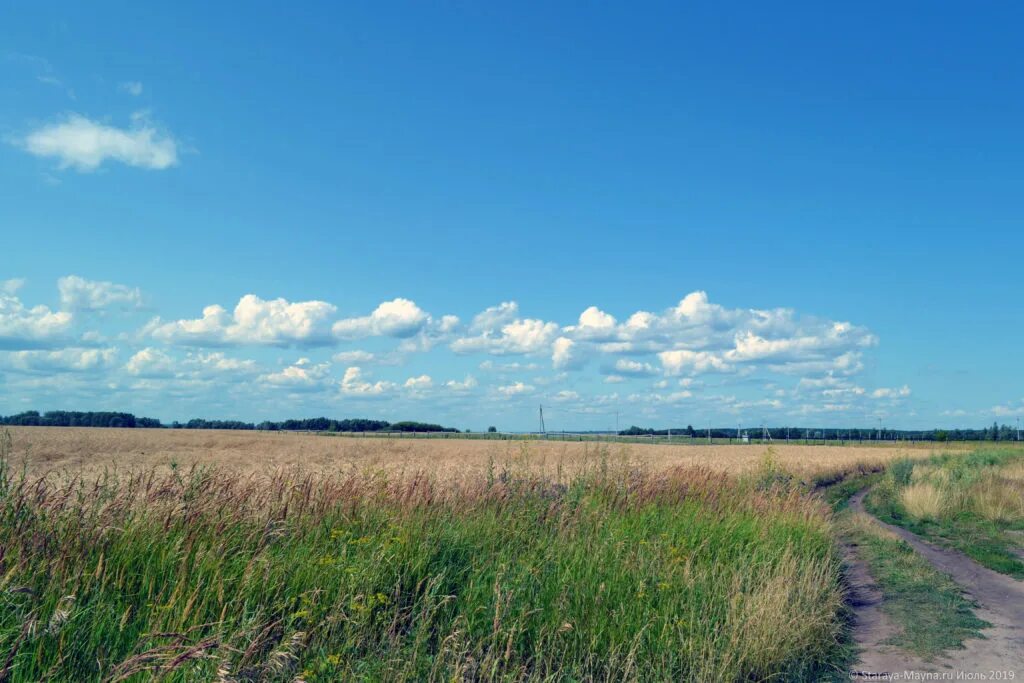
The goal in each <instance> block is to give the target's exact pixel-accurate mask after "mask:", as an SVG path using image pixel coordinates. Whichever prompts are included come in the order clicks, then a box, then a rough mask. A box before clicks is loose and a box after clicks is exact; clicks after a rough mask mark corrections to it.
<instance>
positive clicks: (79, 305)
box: [57, 275, 142, 311]
mask: <svg viewBox="0 0 1024 683" xmlns="http://www.w3.org/2000/svg"><path fill="white" fill-rule="evenodd" d="M57 290H58V291H59V292H60V305H61V308H63V309H64V310H68V311H98V310H101V309H104V308H109V307H111V306H117V307H119V308H139V307H140V306H142V291H141V290H140V289H139V288H138V287H128V286H127V285H118V284H114V283H113V282H100V281H97V280H86V279H85V278H83V277H79V276H77V275H68V276H66V277H62V278H60V279H59V280H57Z"/></svg>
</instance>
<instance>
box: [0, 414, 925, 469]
mask: <svg viewBox="0 0 1024 683" xmlns="http://www.w3.org/2000/svg"><path fill="white" fill-rule="evenodd" d="M10 431H11V434H12V437H13V441H14V452H13V454H12V460H13V461H14V462H15V463H20V462H24V463H25V464H26V465H27V467H28V469H29V472H30V474H32V475H41V474H44V473H48V472H59V471H69V472H74V473H80V474H82V475H83V476H86V477H88V476H89V475H94V474H98V473H101V472H102V471H103V470H104V469H107V468H111V467H113V468H116V469H149V468H157V469H164V468H169V467H170V466H171V465H172V464H176V465H178V466H182V467H189V466H191V465H218V466H221V467H227V468H230V469H234V470H238V471H241V472H245V473H267V472H270V471H273V470H276V469H279V468H282V467H284V468H288V467H297V466H298V467H302V468H303V469H311V470H317V471H328V472H332V473H337V472H347V473H354V472H357V473H364V474H365V473H374V472H384V473H387V474H389V475H391V476H395V475H404V476H411V475H413V474H415V473H420V472H430V474H431V476H434V477H439V478H443V479H448V480H453V479H454V480H458V479H471V478H475V477H479V476H481V475H484V476H486V475H487V474H489V473H492V472H493V471H494V470H495V469H497V470H498V471H502V470H505V471H514V472H515V473H517V474H530V475H534V476H536V475H546V476H553V477H559V476H573V475H575V474H579V473H581V472H585V471H587V470H589V469H592V468H594V467H598V466H601V463H602V462H607V461H609V460H611V461H616V462H620V463H628V464H629V465H631V466H634V467H640V468H643V469H645V470H648V471H654V472H658V471H664V470H669V469H672V468H676V467H684V466H702V467H710V468H712V469H715V470H718V471H722V472H729V473H741V472H750V471H753V470H756V469H757V468H758V467H760V466H761V464H762V461H763V457H764V453H765V448H764V447H762V446H757V445H746V446H742V445H736V446H719V445H713V446H707V445H647V444H595V443H588V442H583V443H579V442H563V441H547V442H546V441H530V442H524V441H492V440H471V439H457V438H452V439H400V438H394V439H380V438H366V439H360V438H341V437H329V436H317V435H313V434H291V433H275V432H245V431H216V430H169V429H163V430H150V429H89V428H74V427H20V428H19V427H14V428H11V430H10ZM773 450H774V456H773V459H774V462H775V464H776V465H777V466H778V467H781V468H783V469H785V470H786V471H788V472H792V473H794V474H796V475H797V476H799V477H802V478H805V479H808V480H812V479H816V478H822V477H828V476H831V475H835V474H841V473H844V472H849V471H853V470H856V469H868V470H873V469H878V468H880V467H882V466H884V465H885V464H886V463H888V462H890V461H892V460H894V459H896V458H901V457H913V458H926V457H928V456H930V455H931V454H932V451H931V450H928V449H923V448H912V449H906V448H902V447H900V448H896V447H891V448H881V447H875V446H869V447H859V446H802V445H785V444H780V445H776V446H774V447H773Z"/></svg>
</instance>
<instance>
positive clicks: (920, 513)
mask: <svg viewBox="0 0 1024 683" xmlns="http://www.w3.org/2000/svg"><path fill="white" fill-rule="evenodd" d="M900 502H901V503H903V508H904V509H905V510H906V511H907V514H909V515H910V516H911V517H913V518H915V519H939V518H940V517H942V515H943V514H944V513H945V511H946V507H947V502H948V497H947V494H946V492H945V491H944V490H943V489H941V488H940V487H938V486H936V485H935V484H932V483H930V482H926V481H922V482H918V483H916V484H910V485H909V486H907V487H906V488H904V489H903V490H902V491H900Z"/></svg>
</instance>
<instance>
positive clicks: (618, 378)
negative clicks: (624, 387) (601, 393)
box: [604, 375, 626, 384]
mask: <svg viewBox="0 0 1024 683" xmlns="http://www.w3.org/2000/svg"><path fill="white" fill-rule="evenodd" d="M625 381H626V378H625V377H623V376H622V375H608V376H607V377H605V378H604V383H605V384H622V383H623V382H625Z"/></svg>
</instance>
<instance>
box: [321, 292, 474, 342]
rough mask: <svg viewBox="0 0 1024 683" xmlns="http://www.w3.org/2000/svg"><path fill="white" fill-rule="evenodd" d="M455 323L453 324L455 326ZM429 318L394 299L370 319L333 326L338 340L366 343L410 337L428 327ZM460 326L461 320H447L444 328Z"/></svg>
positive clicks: (411, 304) (420, 311)
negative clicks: (380, 338)
mask: <svg viewBox="0 0 1024 683" xmlns="http://www.w3.org/2000/svg"><path fill="white" fill-rule="evenodd" d="M453 319H454V322H453ZM429 320H430V316H429V315H427V313H426V312H424V311H423V309H421V308H420V307H419V306H417V305H416V303H415V302H413V301H410V300H409V299H402V298H398V299H393V300H391V301H385V302H384V303H382V304H380V305H379V306H377V308H376V309H375V310H374V311H373V313H371V314H370V315H367V316H363V317H361V318H347V319H345V320H339V321H338V322H336V323H334V327H333V332H334V335H335V336H336V337H338V338H339V339H363V338H365V337H372V336H388V337H398V338H403V339H404V338H406V337H411V336H413V335H414V334H416V333H417V332H419V331H420V330H421V329H423V326H424V325H426V324H427V322H428V321H429ZM456 324H458V318H455V317H454V316H445V317H444V318H443V319H442V322H441V325H442V327H449V326H454V325H456Z"/></svg>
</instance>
